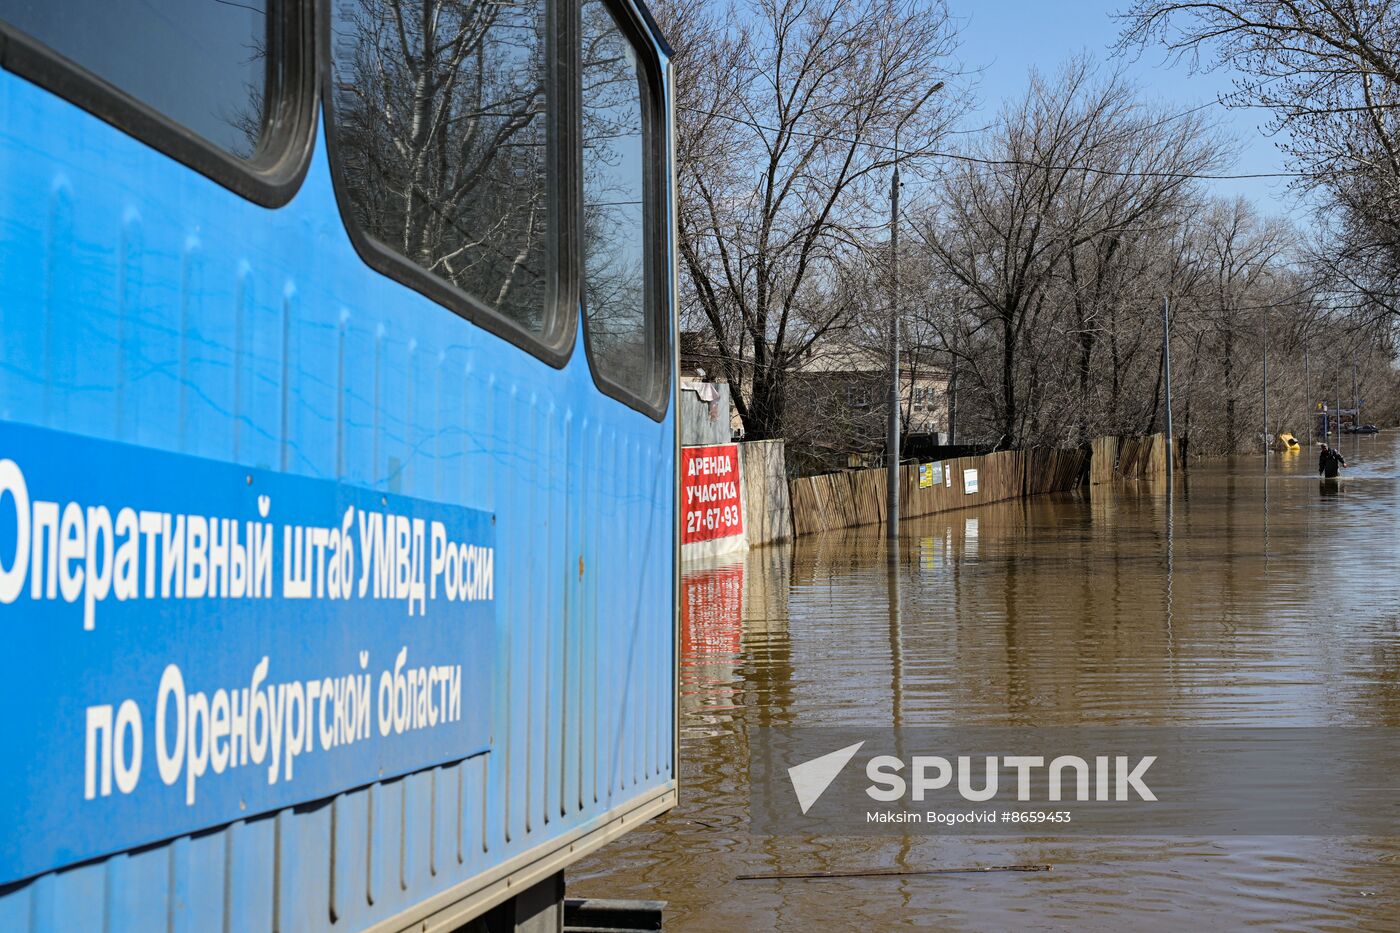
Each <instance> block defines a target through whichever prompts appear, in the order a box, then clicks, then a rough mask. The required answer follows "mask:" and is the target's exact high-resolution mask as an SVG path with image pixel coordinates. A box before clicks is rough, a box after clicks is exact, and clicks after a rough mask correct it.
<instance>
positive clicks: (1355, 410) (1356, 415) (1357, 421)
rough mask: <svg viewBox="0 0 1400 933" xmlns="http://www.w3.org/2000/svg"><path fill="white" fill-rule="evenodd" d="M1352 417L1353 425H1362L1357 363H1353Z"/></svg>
mask: <svg viewBox="0 0 1400 933" xmlns="http://www.w3.org/2000/svg"><path fill="white" fill-rule="evenodd" d="M1351 409H1352V410H1351V417H1352V422H1351V423H1352V426H1353V427H1358V428H1359V427H1361V395H1360V394H1359V393H1358V392H1357V387H1356V364H1355V363H1352V364H1351Z"/></svg>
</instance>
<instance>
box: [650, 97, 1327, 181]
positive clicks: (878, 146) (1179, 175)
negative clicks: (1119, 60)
mask: <svg viewBox="0 0 1400 933" xmlns="http://www.w3.org/2000/svg"><path fill="white" fill-rule="evenodd" d="M1205 106H1209V105H1205ZM676 109H677V110H685V111H688V112H690V113H696V114H700V115H702V116H710V117H719V118H720V119H722V120H729V121H731V122H733V123H738V124H740V125H742V126H748V127H751V128H753V129H756V130H763V131H765V132H769V133H782V132H787V133H788V134H790V135H792V136H801V137H803V138H806V139H818V140H822V141H825V142H836V143H842V144H845V145H850V146H866V147H868V148H870V149H875V150H879V151H882V152H890V153H893V154H894V155H895V156H896V157H900V158H902V157H905V156H910V155H923V156H928V157H932V158H941V159H948V160H950V161H953V162H967V163H971V164H975V165H986V166H990V167H992V168H1036V169H1043V170H1047V171H1053V172H1084V173H1085V174H1089V175H1107V176H1112V177H1115V178H1174V179H1180V180H1184V181H1189V180H1195V181H1244V180H1248V179H1257V178H1315V177H1317V174H1316V173H1314V172H1246V173H1240V174H1230V175H1207V174H1201V173H1196V172H1133V171H1123V170H1120V169H1106V168H1097V167H1094V166H1089V165H1050V164H1047V163H1044V162H1035V161H1032V160H1030V159H984V158H981V157H980V156H972V155H966V154H964V153H959V152H944V151H941V150H937V149H933V150H910V149H903V148H900V147H897V146H891V145H889V144H887V143H875V142H867V141H864V140H859V139H855V138H853V137H849V136H835V135H832V134H829V133H813V132H810V131H807V130H798V129H788V130H782V129H780V128H778V127H775V126H768V125H766V124H763V123H759V122H757V121H756V120H746V119H744V118H742V117H736V116H734V115H733V114H728V113H719V112H718V111H714V110H704V109H701V108H699V107H685V106H678V107H676ZM1188 112H1189V111H1188ZM1185 115H1186V114H1185V113H1182V114H1178V115H1177V116H1178V117H1180V116H1185ZM1167 119H1169V120H1170V119H1175V118H1174V117H1169V118H1167ZM1164 122H1165V121H1164Z"/></svg>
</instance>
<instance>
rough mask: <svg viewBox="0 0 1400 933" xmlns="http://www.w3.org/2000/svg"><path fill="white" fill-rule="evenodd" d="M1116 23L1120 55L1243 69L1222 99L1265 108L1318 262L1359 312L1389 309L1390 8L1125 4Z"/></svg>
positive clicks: (1305, 2)
mask: <svg viewBox="0 0 1400 933" xmlns="http://www.w3.org/2000/svg"><path fill="white" fill-rule="evenodd" d="M1123 19H1124V22H1125V31H1124V35H1123V39H1122V44H1123V46H1125V47H1138V48H1142V47H1145V46H1146V45H1148V44H1150V43H1157V42H1160V43H1162V44H1164V45H1165V46H1166V48H1167V49H1168V50H1170V52H1172V53H1174V54H1175V55H1177V56H1186V57H1189V58H1190V59H1191V60H1192V61H1193V62H1194V63H1195V64H1197V65H1200V63H1201V60H1202V55H1203V53H1204V54H1205V55H1206V56H1207V61H1206V67H1213V66H1219V65H1224V64H1228V66H1229V67H1231V68H1234V69H1237V70H1239V71H1241V72H1243V73H1244V75H1245V76H1246V77H1245V78H1243V79H1242V80H1240V81H1239V82H1237V83H1238V86H1239V90H1238V93H1237V94H1236V95H1235V97H1234V98H1233V100H1232V101H1231V102H1232V103H1236V104H1240V105H1245V106H1258V107H1264V108H1267V109H1268V110H1270V111H1272V113H1273V114H1274V125H1273V128H1274V129H1275V130H1277V131H1280V132H1279V133H1278V138H1279V140H1280V146H1281V147H1282V148H1283V149H1284V150H1285V151H1286V152H1287V153H1288V154H1289V155H1290V157H1291V162H1292V164H1293V166H1294V167H1295V168H1296V169H1297V170H1298V171H1299V173H1300V178H1299V181H1298V187H1299V188H1300V189H1301V190H1302V191H1304V192H1310V193H1312V194H1314V195H1317V196H1318V197H1319V199H1320V201H1319V206H1320V208H1321V211H1320V213H1321V219H1322V220H1323V222H1324V223H1326V224H1327V225H1328V227H1329V230H1328V236H1327V238H1326V240H1325V243H1326V246H1325V248H1324V249H1322V250H1320V251H1318V253H1317V255H1316V258H1317V260H1318V261H1319V262H1320V264H1321V265H1322V267H1323V268H1324V270H1325V271H1326V272H1327V273H1328V274H1329V275H1331V276H1332V278H1333V280H1334V282H1335V284H1336V285H1337V287H1338V288H1339V289H1340V290H1342V291H1344V292H1347V293H1349V297H1350V299H1351V300H1352V301H1354V302H1355V303H1356V304H1357V305H1358V306H1360V307H1362V308H1364V309H1370V310H1372V311H1378V312H1380V313H1381V314H1384V315H1390V316H1394V315H1396V314H1397V313H1400V286H1397V281H1398V280H1400V4H1398V3H1396V2H1394V0H1329V2H1314V0H1217V2H1212V3H1199V2H1183V0H1136V2H1134V3H1133V4H1132V6H1131V7H1130V8H1129V9H1128V11H1127V12H1126V13H1125V14H1124V16H1123Z"/></svg>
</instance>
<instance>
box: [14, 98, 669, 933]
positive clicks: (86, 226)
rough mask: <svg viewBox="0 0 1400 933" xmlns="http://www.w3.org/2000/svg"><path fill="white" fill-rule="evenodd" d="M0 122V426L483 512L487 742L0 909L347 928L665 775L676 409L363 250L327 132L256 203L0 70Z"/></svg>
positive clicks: (164, 923) (78, 922) (111, 922)
mask: <svg viewBox="0 0 1400 933" xmlns="http://www.w3.org/2000/svg"><path fill="white" fill-rule="evenodd" d="M0 117H3V120H0V241H3V246H0V328H2V329H3V333H4V335H5V338H4V340H3V342H2V343H3V346H0V419H4V420H8V421H14V422H20V423H29V424H39V425H45V426H49V427H52V428H54V429H56V430H61V431H65V432H70V433H74V434H81V435H87V436H91V437H95V438H102V439H112V440H123V441H127V442H129V443H135V444H139V445H143V446H146V447H150V448H154V449H157V450H164V451H179V452H187V453H192V454H198V455H201V456H204V457H209V458H213V459H217V460H224V461H229V462H233V463H239V464H245V465H247V466H251V467H263V468H270V469H274V470H285V471H287V472H290V473H294V474H299V475H303V476H309V477H316V478H324V479H342V480H344V481H345V482H347V483H351V484H356V485H363V486H369V487H374V488H377V489H382V490H384V491H386V492H402V493H404V494H407V495H412V496H415V497H421V498H424V499H430V500H433V501H439V502H444V503H450V504H453V505H460V506H464V507H468V508H475V509H481V510H485V511H488V512H491V513H493V514H495V515H496V516H497V520H498V525H497V529H496V534H497V553H498V555H499V556H498V558H497V559H498V567H497V581H498V583H497V609H496V621H495V624H496V627H497V638H496V646H497V648H496V651H497V655H496V657H495V659H494V663H493V664H492V665H491V670H492V675H491V676H492V678H493V684H492V691H491V695H492V697H493V701H492V706H491V708H489V709H479V710H471V711H468V715H472V716H477V717H481V719H482V720H483V721H487V722H489V723H491V736H492V744H491V749H492V750H491V751H490V752H489V753H488V754H485V755H480V756H476V757H474V758H471V759H468V760H466V761H462V762H459V763H452V764H448V765H445V766H442V767H439V768H434V769H430V770H427V771H423V772H419V773H416V774H413V775H409V776H407V777H405V778H402V779H397V780H392V781H387V782H384V783H381V784H375V785H372V786H369V787H361V788H357V789H352V790H349V791H347V792H346V793H344V794H341V795H340V796H338V797H336V798H334V800H331V801H317V802H309V803H308V805H306V806H303V807H296V808H290V809H285V810H282V811H280V812H278V813H275V814H266V815H255V814H249V815H248V817H247V818H245V819H243V820H240V821H238V822H235V823H232V824H229V825H227V826H225V827H218V828H214V829H213V830H211V831H210V832H206V833H203V834H199V835H196V836H193V837H182V838H179V839H175V840H171V841H168V842H165V843H162V844H159V845H156V846H154V847H150V848H146V849H143V850H139V851H136V852H132V853H125V854H117V855H114V856H111V857H109V858H106V859H103V860H99V861H96V862H91V863H87V864H84V865H81V866H77V867H74V868H70V869H65V870H62V871H58V872H54V873H50V874H47V875H42V876H40V877H37V878H34V879H31V880H29V881H28V882H25V883H21V884H18V885H13V886H10V887H9V888H6V889H4V890H3V891H2V892H0V928H3V929H6V930H8V929H29V930H35V931H38V930H68V929H104V930H112V931H120V930H143V931H144V930H152V929H167V930H207V929H222V930H227V931H245V930H248V931H257V930H273V929H281V930H289V929H295V930H303V929H306V930H315V929H355V928H359V927H363V926H366V925H368V924H371V923H374V922H377V921H380V920H383V919H385V918H388V917H392V916H394V915H396V914H397V913H399V912H400V911H402V910H405V909H407V908H408V907H410V906H412V905H413V904H415V903H418V902H421V901H422V900H424V899H425V898H428V897H430V896H432V895H434V894H437V893H440V892H443V891H446V890H448V889H449V888H452V887H453V886H455V885H457V884H460V883H461V882H464V881H466V880H468V879H470V878H472V877H475V876H477V875H479V874H481V873H482V872H485V871H488V870H489V869H490V868H491V867H492V866H494V865H499V864H501V863H502V862H504V861H506V860H508V859H510V858H512V857H514V856H517V855H520V854H522V853H524V852H526V851H529V850H531V849H532V848H534V847H536V846H538V845H540V844H542V843H545V842H547V841H548V840H550V839H556V838H559V837H561V836H563V835H565V834H567V833H569V832H571V831H574V830H576V829H578V828H579V827H583V826H586V825H589V824H590V822H591V821H594V820H596V819H597V818H599V817H601V816H602V815H603V814H605V813H607V812H608V811H610V810H612V809H615V808H617V807H620V806H622V805H624V804H625V803H627V802H628V801H631V800H637V799H640V798H642V797H644V796H646V795H647V794H649V793H650V792H653V791H656V790H657V789H660V788H662V787H664V786H666V785H667V783H668V782H670V781H671V780H672V779H673V777H674V776H673V775H672V773H671V748H672V738H673V737H672V734H671V730H672V718H671V709H672V697H671V687H672V685H671V664H672V660H671V659H672V657H673V650H674V647H673V645H672V638H673V635H672V629H671V623H670V618H671V599H672V595H671V585H672V584H671V580H670V551H671V543H672V530H671V529H672V528H673V527H674V508H675V504H674V502H673V501H672V499H673V492H672V489H673V486H672V476H673V474H674V466H675V465H674V462H673V459H674V451H673V447H672V445H673V443H674V440H673V438H674V434H673V431H674V424H673V421H672V419H671V418H669V417H668V418H667V419H666V421H664V422H663V423H660V424H658V423H655V422H653V421H651V420H650V419H647V418H646V417H644V416H642V415H640V414H638V413H636V412H633V411H631V410H629V409H627V408H625V407H624V406H623V405H621V404H619V403H618V402H616V401H613V400H610V399H607V398H605V397H603V396H601V395H600V394H599V393H598V392H597V391H596V388H595V387H594V385H593V382H592V379H591V376H590V374H589V372H588V369H587V361H586V358H585V355H584V353H583V352H582V346H581V345H580V346H579V347H578V348H576V350H575V352H574V355H573V357H572V359H571V361H570V362H569V364H568V365H567V366H566V367H564V368H563V369H562V370H555V369H552V368H550V367H548V366H546V365H544V364H542V363H540V362H539V361H537V360H535V359H534V358H532V357H531V356H529V355H528V354H526V353H525V352H524V351H522V350H519V349H517V348H515V347H512V346H510V345H508V344H507V343H505V342H503V341H501V340H499V339H498V338H495V337H493V336H491V335H489V334H488V333H486V332H485V331H482V330H480V329H478V328H476V327H473V326H472V325H470V324H467V323H466V322H464V321H463V320H461V319H460V318H458V317H456V316H455V315H453V314H451V313H450V312H448V311H446V310H444V309H443V308H441V307H438V306H437V305H435V304H433V303H432V302H430V301H428V300H427V299H425V298H422V297H421V296H419V295H417V294H416V293H414V292H411V291H410V290H408V289H406V288H403V287H402V286H400V285H398V284H396V283H394V282H392V281H390V280H388V279H386V278H384V277H383V276H380V275H378V274H376V273H373V272H371V271H369V270H368V269H367V268H366V267H365V266H364V265H363V263H362V262H361V261H360V260H359V258H358V257H357V256H356V255H355V253H354V251H353V249H352V247H351V245H350V243H349V241H348V239H347V238H346V236H345V235H344V232H343V230H341V229H340V225H339V215H338V212H337V207H336V204H335V200H334V196H333V192H332V189H331V185H330V180H329V172H328V167H327V165H326V161H325V155H324V147H325V144H324V139H322V140H319V141H318V142H319V145H318V155H317V156H316V158H315V161H314V163H313V165H312V167H311V170H310V172H309V174H308V176H307V180H306V183H305V185H304V186H303V189H302V190H301V192H300V193H299V194H298V195H297V197H296V198H295V199H294V200H293V202H292V203H291V204H290V205H288V206H287V207H285V208H282V209H279V210H276V211H268V210H265V209H262V208H258V207H256V206H254V205H252V204H250V203H248V202H245V201H243V200H241V199H239V198H237V197H236V196H234V195H232V194H231V193H229V192H227V191H225V190H223V189H221V188H218V187H217V186H215V185H213V184H211V183H210V182H208V181H207V180H205V179H203V178H202V177H200V176H198V175H196V174H195V173H193V172H191V171H188V170H186V169H184V168H182V167H180V166H178V165H176V164H175V163H173V162H172V161H171V160H169V159H167V158H165V157H163V156H160V155H158V154H156V153H154V152H153V151H151V150H149V149H147V148H146V147H144V146H142V145H141V144H139V143H137V142H135V141H133V140H131V139H128V138H126V137H125V136H123V135H122V134H120V133H119V132H117V131H116V130H114V129H112V128H111V127H109V126H107V125H106V124H104V123H102V122H100V121H98V120H96V119H95V118H93V117H91V116H88V115H86V114H84V113H82V112H81V111H79V110H77V109H76V108H74V107H72V106H70V105H68V104H66V103H64V102H62V101H60V100H59V99H57V98H55V97H53V96H52V95H49V94H47V93H46V92H44V91H41V90H39V89H38V88H36V87H34V86H32V85H30V84H28V83H26V82H24V81H22V80H19V79H17V78H15V77H14V76H13V75H9V74H7V73H3V72H0ZM40 764H41V765H42V763H40ZM63 779H68V780H71V779H72V776H71V775H67V776H64V778H63ZM73 818H74V819H82V814H81V813H76V814H73Z"/></svg>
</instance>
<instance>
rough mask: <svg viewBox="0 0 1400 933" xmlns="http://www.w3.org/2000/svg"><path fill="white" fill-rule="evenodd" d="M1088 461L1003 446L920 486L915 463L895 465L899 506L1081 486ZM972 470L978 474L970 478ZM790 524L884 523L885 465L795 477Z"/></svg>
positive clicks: (1084, 454) (960, 503) (801, 527)
mask: <svg viewBox="0 0 1400 933" xmlns="http://www.w3.org/2000/svg"><path fill="white" fill-rule="evenodd" d="M1088 465H1089V453H1088V451H1084V450H1054V449H1050V448H1036V449H1032V450H1004V451H999V452H997V453H993V454H986V455H985V456H981V457H958V458H956V459H953V460H945V461H943V462H942V463H938V464H934V466H933V484H932V485H930V486H920V484H919V467H918V465H916V464H913V465H909V466H903V467H900V484H901V487H900V505H901V508H900V511H901V514H902V517H904V518H918V517H920V516H923V515H933V514H935V513H937V512H946V511H949V510H952V509H961V508H967V507H969V506H975V505H985V504H987V503H989V502H1001V501H1003V500H1006V499H1015V498H1019V497H1021V496H1033V495H1039V494H1040V493H1047V492H1061V491H1064V490H1068V489H1073V488H1075V487H1076V486H1078V485H1079V484H1080V482H1081V480H1082V478H1083V477H1084V475H1085V472H1086V471H1087V469H1088ZM971 471H976V472H975V477H976V478H975V482H974V480H973V476H972V474H971ZM790 495H791V499H792V526H793V533H794V534H797V535H805V534H813V533H815V532H818V531H829V530H831V529H833V528H853V527H856V526H859V525H876V524H881V523H883V522H884V521H885V471H884V470H883V469H878V470H855V471H850V472H846V473H828V474H825V475H823V476H807V477H803V478H801V479H795V480H793V481H792V484H791V488H790Z"/></svg>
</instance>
